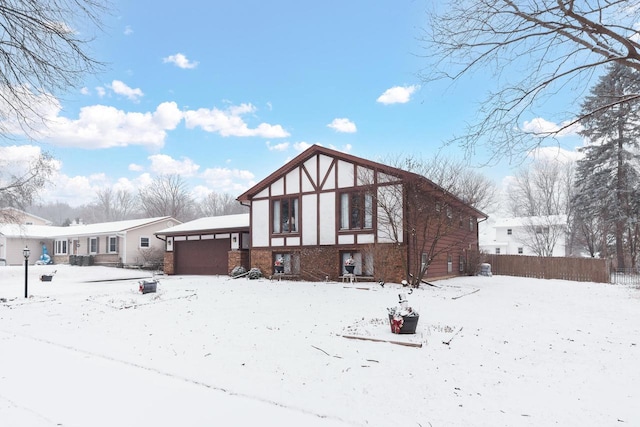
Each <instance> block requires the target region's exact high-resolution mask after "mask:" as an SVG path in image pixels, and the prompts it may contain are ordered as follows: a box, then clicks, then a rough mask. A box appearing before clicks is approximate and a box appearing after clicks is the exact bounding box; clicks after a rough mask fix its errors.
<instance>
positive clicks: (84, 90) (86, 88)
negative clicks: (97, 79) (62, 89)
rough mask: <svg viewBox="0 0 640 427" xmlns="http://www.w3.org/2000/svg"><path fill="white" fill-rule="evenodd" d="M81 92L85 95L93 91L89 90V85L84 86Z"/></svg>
mask: <svg viewBox="0 0 640 427" xmlns="http://www.w3.org/2000/svg"><path fill="white" fill-rule="evenodd" d="M80 93H81V94H83V95H90V94H91V92H90V91H89V88H88V87H83V88H82V89H80Z"/></svg>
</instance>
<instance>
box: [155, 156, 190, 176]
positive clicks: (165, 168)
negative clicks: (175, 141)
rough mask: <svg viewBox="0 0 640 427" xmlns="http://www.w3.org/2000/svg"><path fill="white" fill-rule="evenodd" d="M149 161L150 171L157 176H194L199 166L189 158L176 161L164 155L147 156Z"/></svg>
mask: <svg viewBox="0 0 640 427" xmlns="http://www.w3.org/2000/svg"><path fill="white" fill-rule="evenodd" d="M149 160H151V171H152V172H155V173H156V174H158V175H173V174H176V175H181V176H185V177H190V176H193V175H195V174H196V173H197V172H198V169H200V165H197V164H195V163H194V162H193V161H192V160H191V159H189V158H186V157H185V158H183V159H182V160H176V159H174V158H172V157H171V156H167V155H166V154H155V155H153V156H149Z"/></svg>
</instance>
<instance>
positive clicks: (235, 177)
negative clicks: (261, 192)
mask: <svg viewBox="0 0 640 427" xmlns="http://www.w3.org/2000/svg"><path fill="white" fill-rule="evenodd" d="M200 177H201V178H202V179H204V180H205V182H206V183H207V187H208V188H209V189H210V190H212V191H216V192H223V193H229V194H240V193H242V192H244V191H245V190H247V189H248V188H250V187H252V186H253V185H255V181H254V180H255V175H254V174H253V173H252V172H250V171H248V170H242V169H229V168H210V169H206V170H205V171H204V172H203V173H202V174H201V175H200Z"/></svg>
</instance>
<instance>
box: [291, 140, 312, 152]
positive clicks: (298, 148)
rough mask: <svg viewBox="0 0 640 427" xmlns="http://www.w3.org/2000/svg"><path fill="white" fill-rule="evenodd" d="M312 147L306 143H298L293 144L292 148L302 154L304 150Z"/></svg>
mask: <svg viewBox="0 0 640 427" xmlns="http://www.w3.org/2000/svg"><path fill="white" fill-rule="evenodd" d="M312 145H313V144H310V143H308V142H304V141H300V142H296V143H295V144H293V148H294V149H295V150H296V151H300V152H302V151H304V150H306V149H307V148H309V147H311V146H312Z"/></svg>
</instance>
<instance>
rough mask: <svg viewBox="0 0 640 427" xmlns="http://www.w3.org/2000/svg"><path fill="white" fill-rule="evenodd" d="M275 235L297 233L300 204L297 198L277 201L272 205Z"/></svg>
mask: <svg viewBox="0 0 640 427" xmlns="http://www.w3.org/2000/svg"><path fill="white" fill-rule="evenodd" d="M271 213H272V215H273V232H274V233H297V232H298V231H299V230H298V218H299V217H300V215H299V202H298V198H297V197H289V198H283V199H276V200H274V201H273V202H272V204H271Z"/></svg>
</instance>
